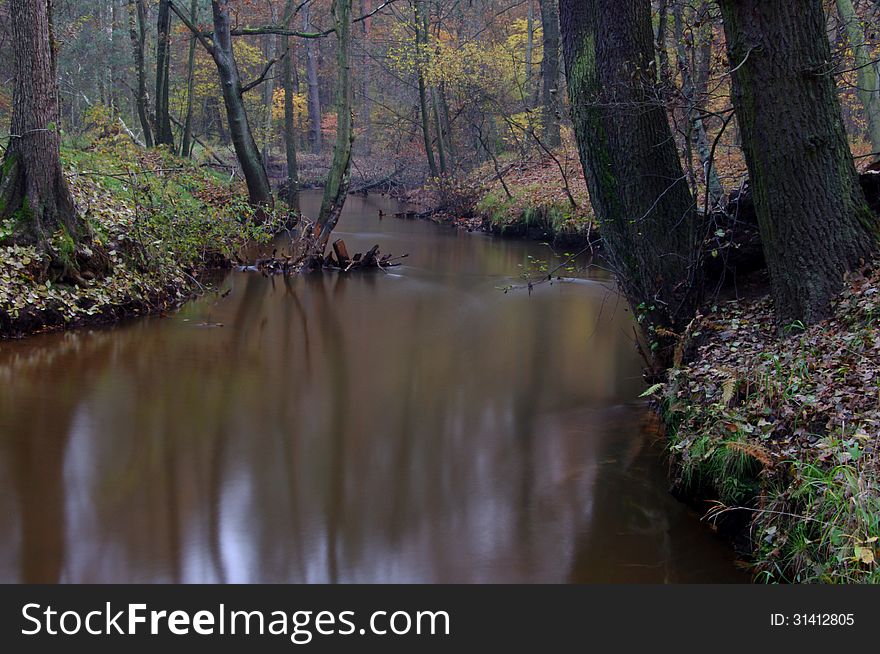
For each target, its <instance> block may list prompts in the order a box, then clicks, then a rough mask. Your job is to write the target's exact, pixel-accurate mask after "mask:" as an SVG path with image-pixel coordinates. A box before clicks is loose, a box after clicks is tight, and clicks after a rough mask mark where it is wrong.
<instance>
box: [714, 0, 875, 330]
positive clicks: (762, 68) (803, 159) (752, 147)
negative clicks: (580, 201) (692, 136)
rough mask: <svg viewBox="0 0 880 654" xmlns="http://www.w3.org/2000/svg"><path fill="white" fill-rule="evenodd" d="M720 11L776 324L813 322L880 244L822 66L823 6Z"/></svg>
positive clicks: (772, 1) (755, 2)
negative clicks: (846, 277)
mask: <svg viewBox="0 0 880 654" xmlns="http://www.w3.org/2000/svg"><path fill="white" fill-rule="evenodd" d="M719 5H720V7H721V13H722V17H723V20H724V32H725V36H726V41H727V50H728V57H729V59H730V66H731V69H732V77H733V85H732V87H733V88H732V99H733V105H734V108H735V109H736V116H737V120H738V123H739V127H740V133H741V137H742V145H743V152H744V154H745V159H746V165H747V166H748V169H749V180H750V185H751V189H752V194H753V196H754V202H755V209H756V211H757V214H758V224H759V228H760V232H761V239H762V242H763V247H764V254H765V258H766V260H767V266H768V269H769V271H770V281H771V284H772V287H773V298H774V301H775V305H776V312H777V317H778V319H779V320H780V321H781V323H783V324H789V323H791V322H793V321H798V320H800V321H803V322H805V323H811V322H816V321H817V320H820V319H821V318H823V317H824V316H826V315H827V314H828V311H829V309H830V303H831V300H832V298H833V297H834V295H835V294H836V293H837V292H838V291H839V290H840V288H841V286H842V281H843V275H844V273H845V272H846V271H848V270H851V269H853V268H854V267H856V266H858V265H859V262H860V261H862V260H864V259H867V258H868V257H869V256H870V255H871V254H872V252H873V251H874V249H875V247H876V242H877V237H878V222H877V219H876V217H875V216H874V215H873V214H872V212H871V211H870V209H869V208H868V206H867V202H866V201H865V197H864V195H863V193H862V190H861V187H860V185H859V180H858V175H857V173H856V169H855V165H854V163H853V159H852V155H851V154H850V150H849V143H848V142H847V138H846V132H845V130H844V126H843V120H842V118H841V113H840V105H839V101H838V98H837V91H836V89H835V84H834V78H833V76H832V73H833V71H832V70H830V68H829V64H828V62H829V61H830V60H831V48H830V46H829V43H828V38H827V35H826V31H825V13H824V11H823V7H822V1H821V0H803V1H801V2H790V1H789V0H721V1H720V2H719Z"/></svg>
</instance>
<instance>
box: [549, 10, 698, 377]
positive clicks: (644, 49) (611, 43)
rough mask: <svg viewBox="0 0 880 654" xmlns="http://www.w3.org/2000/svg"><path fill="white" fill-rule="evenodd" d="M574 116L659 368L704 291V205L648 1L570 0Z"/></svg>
mask: <svg viewBox="0 0 880 654" xmlns="http://www.w3.org/2000/svg"><path fill="white" fill-rule="evenodd" d="M559 8H560V23H561V27H562V44H563V54H564V60H565V71H566V76H567V78H568V92H569V97H570V99H571V116H572V121H573V124H574V128H575V136H576V138H577V143H578V150H579V152H580V158H581V163H582V165H583V168H584V173H585V175H586V179H587V184H588V188H589V192H590V201H591V203H592V206H593V209H594V211H595V213H596V216H597V218H598V219H599V229H600V233H601V234H602V238H603V240H604V241H605V244H606V247H607V253H608V256H609V259H610V262H611V265H612V266H613V268H614V269H615V271H616V272H617V275H618V280H619V283H620V285H621V287H622V289H623V291H624V293H625V295H626V297H627V299H628V300H629V303H630V305H631V306H632V308H633V310H634V312H635V313H636V314H637V315H638V316H639V318H640V323H641V325H642V327H643V330H644V332H645V336H646V337H647V338H648V340H649V342H650V343H651V349H652V352H653V354H654V362H655V364H657V366H658V367H662V366H665V365H666V364H668V363H669V361H670V360H671V358H672V355H673V345H674V343H675V340H676V339H675V334H679V333H681V332H682V331H683V330H684V329H685V328H686V325H687V323H688V322H689V321H690V320H691V318H692V317H693V316H694V313H695V311H696V308H697V306H698V303H699V301H700V298H701V288H702V286H701V283H700V282H701V278H700V257H699V247H698V242H699V240H698V238H697V236H696V230H695V224H694V219H695V205H694V200H693V198H692V197H691V193H690V189H689V188H688V184H687V180H686V178H685V175H684V173H683V172H682V167H681V162H680V161H679V159H678V153H677V151H676V147H675V141H674V140H673V138H672V134H671V131H670V127H669V123H668V120H667V116H666V111H665V109H664V106H663V103H662V98H661V97H660V94H659V92H658V89H657V87H656V74H655V71H654V56H655V55H654V35H653V34H652V30H651V7H650V2H649V0H633V1H628V2H620V1H619V0H562V1H561V2H560V7H559Z"/></svg>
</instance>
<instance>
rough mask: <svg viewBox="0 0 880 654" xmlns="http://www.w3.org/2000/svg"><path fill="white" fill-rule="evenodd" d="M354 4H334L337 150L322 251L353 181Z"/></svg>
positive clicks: (343, 0)
mask: <svg viewBox="0 0 880 654" xmlns="http://www.w3.org/2000/svg"><path fill="white" fill-rule="evenodd" d="M351 2H352V0H333V5H332V8H331V11H332V13H333V24H334V25H335V27H336V41H337V46H336V48H337V49H336V66H337V77H336V144H335V145H334V146H333V163H332V164H331V166H330V172H329V173H328V175H327V182H326V184H325V185H324V198H323V200H322V201H321V212H320V213H319V214H318V221H317V227H318V230H319V232H318V243H319V245H320V246H321V247H324V246H325V245H326V244H327V241H328V240H329V238H330V234H331V232H332V231H333V229H334V228H335V227H336V223H337V222H339V216H340V214H341V213H342V207H343V205H344V204H345V197H346V195H348V186H349V183H350V181H351V147H352V143H353V142H354V125H353V124H352V123H353V121H352V117H351V109H352V86H351Z"/></svg>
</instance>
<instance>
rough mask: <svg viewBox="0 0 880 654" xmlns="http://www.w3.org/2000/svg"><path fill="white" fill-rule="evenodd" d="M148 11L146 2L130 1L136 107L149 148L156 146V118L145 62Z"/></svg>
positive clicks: (129, 28) (129, 12)
mask: <svg viewBox="0 0 880 654" xmlns="http://www.w3.org/2000/svg"><path fill="white" fill-rule="evenodd" d="M146 23H147V9H146V6H145V5H144V0H128V33H129V36H130V37H131V50H132V53H133V56H134V64H135V68H136V69H137V89H136V90H135V105H136V106H137V114H138V118H139V119H140V123H141V130H142V131H143V133H144V143H145V144H146V146H147V147H148V148H151V147H153V145H155V143H156V140H155V131H156V130H155V122H156V121H155V117H154V116H153V115H152V113H151V109H150V94H149V92H148V91H147V66H146V62H145V61H144V48H145V46H146V41H147V25H146Z"/></svg>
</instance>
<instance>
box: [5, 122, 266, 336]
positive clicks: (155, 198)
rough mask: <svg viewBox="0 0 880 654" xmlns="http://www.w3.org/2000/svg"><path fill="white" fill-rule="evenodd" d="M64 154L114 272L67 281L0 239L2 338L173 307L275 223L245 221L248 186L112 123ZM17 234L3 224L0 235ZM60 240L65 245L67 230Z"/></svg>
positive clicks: (34, 255)
mask: <svg viewBox="0 0 880 654" xmlns="http://www.w3.org/2000/svg"><path fill="white" fill-rule="evenodd" d="M62 161H63V165H64V169H65V175H66V176H67V180H68V183H69V184H70V187H71V190H72V193H73V197H74V199H75V201H76V206H77V209H78V210H79V211H81V212H83V213H84V214H85V215H86V217H87V218H88V220H89V222H90V224H91V226H92V229H93V231H94V234H95V242H96V243H97V244H98V245H99V246H100V247H102V248H103V249H104V250H106V251H107V253H108V255H109V258H110V261H111V264H112V271H111V273H110V274H109V275H107V276H106V277H104V278H100V279H88V280H84V281H85V285H79V286H73V285H68V284H60V283H56V282H54V281H53V280H52V279H49V278H46V275H45V272H44V271H45V269H46V266H45V265H44V262H43V260H44V259H45V258H46V257H47V255H45V254H41V253H40V252H38V251H37V249H36V248H34V247H28V246H20V245H10V244H8V243H7V244H4V245H0V271H2V272H0V338H10V337H13V338H14V337H21V336H26V335H29V334H33V333H37V332H43V331H51V330H56V329H64V328H69V327H80V326H84V325H96V324H101V323H107V322H115V321H118V320H121V319H124V318H127V317H131V316H137V315H144V314H147V313H157V312H162V311H167V310H169V309H172V308H174V307H177V306H179V305H180V304H181V303H182V302H184V301H185V300H187V299H189V298H191V297H193V296H194V295H197V294H198V293H200V292H202V291H204V290H205V289H206V287H207V285H208V282H207V281H206V280H208V279H209V278H210V277H211V274H212V271H214V270H216V269H217V268H223V267H228V266H229V261H230V257H231V256H232V255H233V253H234V252H236V251H237V250H238V248H240V247H242V246H243V245H244V244H246V243H248V242H252V241H255V240H256V241H259V240H265V239H268V238H269V237H270V236H271V234H272V232H273V226H272V225H271V224H263V225H254V222H253V221H251V220H248V218H249V216H250V215H251V209H250V208H249V207H248V205H247V202H246V199H247V196H246V193H244V191H243V189H242V188H239V186H238V185H237V184H235V183H232V182H231V181H229V179H228V176H227V175H225V174H224V173H222V172H218V171H216V170H214V169H212V168H209V167H200V166H198V165H196V164H194V163H193V162H192V161H191V160H188V159H180V158H177V157H174V156H172V155H171V154H169V153H167V152H164V151H162V150H150V151H146V150H143V149H141V148H138V147H137V146H135V145H134V144H132V143H131V142H130V139H128V137H127V136H125V135H122V134H119V133H118V129H114V128H113V126H108V125H104V126H103V127H100V128H97V129H96V130H95V132H94V133H93V134H91V135H90V136H89V137H85V138H80V139H78V140H77V141H76V142H68V143H65V144H64V146H63V148H62ZM10 233H11V225H9V224H4V225H2V226H0V243H2V242H3V239H4V238H6V237H8V235H9V234H10ZM54 246H55V247H59V248H63V247H64V242H63V237H62V236H61V235H60V234H59V235H58V237H57V243H55V244H54Z"/></svg>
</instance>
